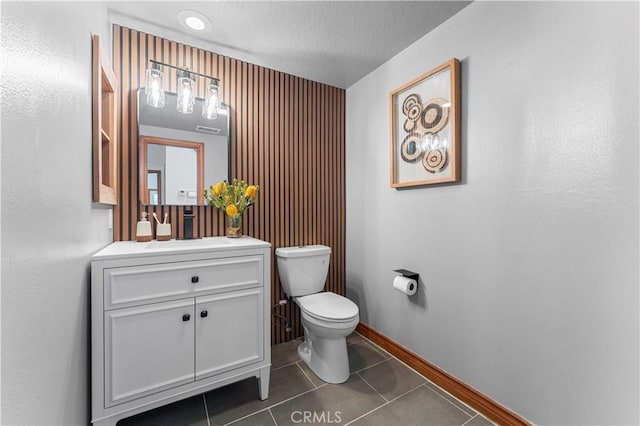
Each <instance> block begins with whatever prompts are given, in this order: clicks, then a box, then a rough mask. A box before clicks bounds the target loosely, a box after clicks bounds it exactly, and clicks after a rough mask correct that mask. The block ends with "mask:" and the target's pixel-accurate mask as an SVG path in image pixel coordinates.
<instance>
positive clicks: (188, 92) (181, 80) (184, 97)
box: [177, 70, 196, 114]
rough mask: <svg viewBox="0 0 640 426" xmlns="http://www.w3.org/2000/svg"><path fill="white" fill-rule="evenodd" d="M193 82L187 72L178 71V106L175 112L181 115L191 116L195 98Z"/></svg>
mask: <svg viewBox="0 0 640 426" xmlns="http://www.w3.org/2000/svg"><path fill="white" fill-rule="evenodd" d="M194 84H195V80H194V79H193V77H192V75H191V73H189V72H188V71H182V70H180V71H178V105H177V110H178V112H181V113H183V114H191V113H192V112H193V105H194V104H195V102H196V97H195V94H194V91H193V85H194Z"/></svg>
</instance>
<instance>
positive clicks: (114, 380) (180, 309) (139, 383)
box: [104, 299, 195, 407]
mask: <svg viewBox="0 0 640 426" xmlns="http://www.w3.org/2000/svg"><path fill="white" fill-rule="evenodd" d="M104 316H105V318H104V326H105V336H104V340H105V341H104V350H105V372H104V374H105V387H106V389H105V406H106V407H111V406H113V405H115V404H119V403H122V402H126V401H130V400H133V399H136V398H140V397H143V396H145V395H149V394H152V393H155V392H159V391H162V390H165V389H168V388H172V387H174V386H178V385H181V384H184V383H189V382H192V381H193V380H194V374H193V373H194V347H193V346H194V340H193V339H194V323H195V321H194V318H193V316H194V299H185V300H178V301H174V302H166V303H154V304H150V305H144V306H137V307H133V308H124V309H115V310H112V311H106V312H105V313H104Z"/></svg>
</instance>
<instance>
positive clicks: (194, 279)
mask: <svg viewBox="0 0 640 426" xmlns="http://www.w3.org/2000/svg"><path fill="white" fill-rule="evenodd" d="M198 281H200V278H199V277H198V276H197V275H194V276H193V277H191V282H192V283H193V284H196V283H197V282H198Z"/></svg>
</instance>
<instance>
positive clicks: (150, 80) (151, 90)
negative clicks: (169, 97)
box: [144, 64, 164, 108]
mask: <svg viewBox="0 0 640 426" xmlns="http://www.w3.org/2000/svg"><path fill="white" fill-rule="evenodd" d="M163 76H164V72H163V71H162V69H161V68H160V66H159V65H158V64H153V65H152V68H149V69H147V81H146V85H145V88H144V93H145V95H147V105H149V106H152V107H154V108H164V90H163V88H162V79H163Z"/></svg>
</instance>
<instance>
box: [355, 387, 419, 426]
mask: <svg viewBox="0 0 640 426" xmlns="http://www.w3.org/2000/svg"><path fill="white" fill-rule="evenodd" d="M420 386H423V385H418V386H416V387H415V388H413V389H409V390H408V391H406V392H405V393H403V394H400V395H398V396H396V397H395V398H393V399H391V400H389V401H388V402H385V403H384V404H382V405H379V406H377V407H376V408H374V409H373V410H369V411H367V412H366V413H364V414H363V415H361V416H360V417H356V418H355V419H353V420H351V421H350V422H349V423H347V424H345V425H344V426H349V425H350V424H351V423H353V422H355V421H357V420H360V419H361V418H363V417H364V416H367V415H369V414H371V413H373V412H374V411H376V410H379V409H380V408H382V407H384V406H385V405H389V404H391V403H392V402H393V401H395V400H397V399H399V398H402V397H403V396H405V395H406V394H408V393H410V392H413V391H414V390H416V389H418V388H419V387H420Z"/></svg>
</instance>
